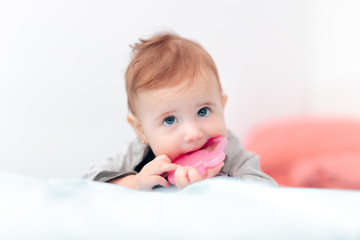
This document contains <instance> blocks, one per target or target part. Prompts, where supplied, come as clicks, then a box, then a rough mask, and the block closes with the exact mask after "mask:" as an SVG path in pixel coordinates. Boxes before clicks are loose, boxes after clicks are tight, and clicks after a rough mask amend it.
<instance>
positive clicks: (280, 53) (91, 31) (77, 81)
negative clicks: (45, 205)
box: [0, 0, 360, 177]
mask: <svg viewBox="0 0 360 240" xmlns="http://www.w3.org/2000/svg"><path fill="white" fill-rule="evenodd" d="M311 2H312V1H311ZM326 2H328V1H326ZM341 2H344V1H341ZM341 2H340V1H339V2H337V1H333V2H331V4H330V5H328V4H325V3H324V2H323V1H316V3H309V2H307V1H300V0H299V1H288V0H274V1H266V0H255V1H245V0H244V1H236V0H233V1H230V0H222V1H205V0H203V1H192V0H186V1H181V2H179V1H166V0H155V1H145V0H137V1H133V0H128V1H31V2H29V1H24V0H23V1H2V2H0V66H1V68H0V111H1V116H0V144H1V147H0V149H1V150H0V171H9V172H16V173H21V174H30V175H34V176H39V177H79V176H81V174H82V173H83V172H84V171H85V170H86V169H87V167H88V165H89V164H90V163H91V162H94V161H99V160H101V159H103V158H105V157H106V156H108V155H109V154H110V153H112V152H113V151H115V150H116V148H117V147H118V146H119V145H121V144H122V143H124V142H126V141H129V140H130V139H132V138H133V137H134V136H135V134H134V133H133V132H132V129H130V127H129V126H128V124H127V122H126V120H125V118H126V114H127V108H126V96H125V90H124V83H123V81H124V79H123V75H124V71H125V69H126V66H127V64H128V61H129V55H130V48H129V44H133V43H134V42H135V41H137V39H138V38H140V37H147V36H149V35H151V34H153V33H154V32H157V31H160V30H173V31H175V32H177V33H179V34H180V35H183V36H185V37H189V38H191V39H194V40H196V41H198V42H200V43H201V44H202V45H203V46H204V47H205V48H206V49H207V50H208V51H209V52H210V54H211V55H212V56H213V58H214V60H215V62H216V63H217V65H218V68H219V72H220V77H221V79H222V83H223V87H224V89H225V91H226V92H227V94H228V95H229V102H228V105H227V109H226V118H227V122H228V126H229V128H231V129H233V130H234V131H235V133H236V134H237V135H238V136H240V137H242V136H243V135H244V134H245V132H246V131H247V129H249V128H250V127H251V126H253V125H254V124H257V123H260V122H263V121H266V120H268V119H272V118H276V117H281V116H288V115H296V114H304V113H311V112H317V111H319V112H321V111H322V110H323V109H326V110H330V111H331V110H332V106H329V105H327V103H328V102H329V100H332V97H333V96H332V94H331V92H332V91H333V90H334V89H333V88H334V87H335V86H338V85H339V81H338V80H336V79H340V78H341V79H343V78H342V77H343V76H344V75H346V74H348V75H347V76H348V78H347V85H343V84H340V86H343V89H344V91H342V92H340V94H342V96H339V97H338V98H340V99H341V98H342V97H344V96H348V94H347V93H346V90H347V89H351V91H352V95H351V96H352V97H351V98H352V99H351V100H356V99H357V98H358V97H357V91H358V90H359V85H358V80H359V79H358V77H359V67H358V63H359V46H358V44H357V42H359V41H358V39H359V35H358V30H357V31H356V30H354V29H355V28H356V27H357V26H358V22H359V21H358V20H359V17H358V16H356V13H357V12H359V11H358V10H359V9H358V10H355V9H353V8H352V6H350V3H346V4H345V5H341ZM349 2H351V1H349ZM352 2H355V1H352ZM324 4H325V5H326V6H330V7H329V8H330V9H329V10H330V11H335V12H336V11H338V7H337V4H340V5H341V6H343V9H342V11H343V12H344V14H345V15H343V16H345V17H348V15H346V13H347V11H352V14H353V15H352V16H353V18H354V20H356V21H357V22H352V19H351V18H349V19H348V18H345V19H344V18H342V17H341V16H340V17H338V18H339V20H341V21H340V23H338V25H336V28H335V30H331V28H330V26H332V25H330V24H332V23H329V22H327V21H325V20H324V19H323V17H325V18H329V19H332V17H333V16H332V15H331V13H327V12H326V11H325V10H324V9H323V5H324ZM357 7H358V6H357ZM314 24H315V25H314ZM348 24H350V26H348ZM345 25H346V29H343V27H344V26H345ZM324 26H325V27H326V28H325V30H324ZM348 28H350V29H348ZM338 32H340V33H341V34H343V36H342V37H338V38H336V39H335V40H333V42H330V43H329V42H327V41H325V40H327V36H328V35H329V34H330V36H335V35H336V34H337V33H338ZM353 32H355V33H353ZM346 34H349V35H350V37H354V36H355V39H354V40H349V39H348V37H347V36H348V35H346ZM324 41H325V42H326V44H328V45H325V46H324V45H323V42H324ZM344 42H346V44H347V47H346V49H348V50H349V51H348V52H347V54H348V55H346V56H350V58H347V60H346V64H343V65H341V64H340V70H341V71H340V72H339V74H338V75H336V76H333V75H334V74H333V73H334V71H333V67H334V66H338V64H339V63H338V62H337V60H329V61H328V62H325V63H324V62H323V59H328V58H330V59H331V58H332V55H331V54H330V55H329V53H328V51H327V50H328V48H331V46H332V44H337V46H339V48H340V47H341V46H342V44H343V43H344ZM352 50H355V52H352ZM336 54H337V55H336ZM336 54H335V56H336V57H339V56H340V57H342V56H343V53H342V52H341V51H340V52H336ZM341 63H343V62H341ZM323 68H324V70H325V72H326V71H330V73H329V74H330V75H331V76H328V75H326V73H324V71H323ZM350 73H351V74H352V75H351V76H350ZM331 77H334V78H331ZM327 78H331V79H332V80H331V81H333V82H334V84H335V85H334V86H332V88H329V89H328V91H329V92H326V93H324V92H323V91H322V87H323V85H324V81H327ZM350 79H353V80H350ZM348 87H349V88H348ZM350 102H351V103H352V104H353V105H347V104H348V103H349V101H347V100H343V101H341V104H340V103H339V105H343V106H344V105H346V106H347V107H348V108H350V110H349V111H352V112H354V109H356V111H357V109H359V108H358V107H359V102H360V101H358V102H357V103H355V102H356V101H350ZM339 108H341V107H339ZM339 108H337V109H339ZM341 109H342V108H341Z"/></svg>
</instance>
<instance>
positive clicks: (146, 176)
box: [132, 154, 178, 190]
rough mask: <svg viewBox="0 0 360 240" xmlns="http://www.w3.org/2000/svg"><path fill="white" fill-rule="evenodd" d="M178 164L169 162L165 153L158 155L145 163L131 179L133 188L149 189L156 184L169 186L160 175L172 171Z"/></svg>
mask: <svg viewBox="0 0 360 240" xmlns="http://www.w3.org/2000/svg"><path fill="white" fill-rule="evenodd" d="M177 167H178V165H176V164H173V163H171V160H170V158H169V157H168V156H166V155H164V154H163V155H159V156H157V157H156V158H155V159H154V160H152V161H151V162H149V163H148V164H146V165H145V166H144V167H143V169H141V171H140V172H139V173H138V174H136V175H135V176H134V177H133V179H132V181H133V188H134V189H138V190H151V189H152V188H153V187H154V186H156V185H161V186H164V187H169V186H170V184H169V183H168V181H166V179H165V178H163V177H162V176H161V175H162V174H163V173H166V172H169V171H173V170H175V169H176V168H177Z"/></svg>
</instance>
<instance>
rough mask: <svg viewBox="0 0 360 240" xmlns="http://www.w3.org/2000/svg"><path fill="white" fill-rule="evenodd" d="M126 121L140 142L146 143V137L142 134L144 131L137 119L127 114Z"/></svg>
mask: <svg viewBox="0 0 360 240" xmlns="http://www.w3.org/2000/svg"><path fill="white" fill-rule="evenodd" d="M127 121H128V122H129V123H130V125H131V126H132V127H133V129H134V130H135V132H136V134H137V135H138V137H139V138H140V139H141V140H144V141H146V137H145V134H144V129H143V127H142V125H141V123H140V121H139V119H138V118H137V117H136V116H135V115H134V114H132V113H129V114H128V115H127Z"/></svg>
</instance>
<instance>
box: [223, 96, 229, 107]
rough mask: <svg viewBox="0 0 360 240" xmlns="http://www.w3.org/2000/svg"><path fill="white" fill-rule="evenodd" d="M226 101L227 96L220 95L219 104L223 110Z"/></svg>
mask: <svg viewBox="0 0 360 240" xmlns="http://www.w3.org/2000/svg"><path fill="white" fill-rule="evenodd" d="M227 100H228V96H227V95H226V94H223V95H221V103H222V107H223V108H225V105H226V102H227Z"/></svg>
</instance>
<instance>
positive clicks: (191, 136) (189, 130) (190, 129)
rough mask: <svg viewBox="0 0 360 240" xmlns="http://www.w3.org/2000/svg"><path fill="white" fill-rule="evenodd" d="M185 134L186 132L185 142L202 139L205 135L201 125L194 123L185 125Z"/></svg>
mask: <svg viewBox="0 0 360 240" xmlns="http://www.w3.org/2000/svg"><path fill="white" fill-rule="evenodd" d="M184 127H185V128H184V129H185V134H184V142H186V143H190V142H196V141H199V140H201V139H202V138H203V137H204V133H203V131H202V130H201V128H200V126H198V125H197V124H194V123H190V124H187V125H186V126H184Z"/></svg>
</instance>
